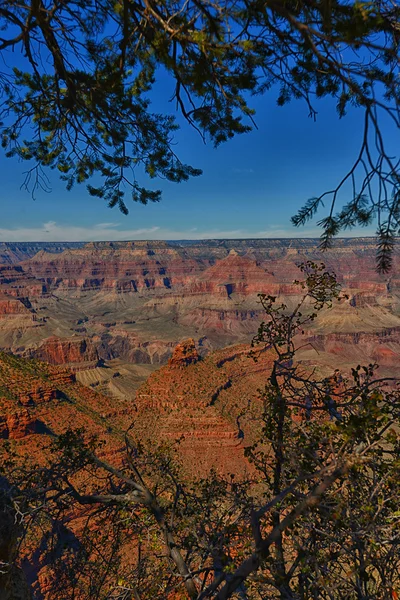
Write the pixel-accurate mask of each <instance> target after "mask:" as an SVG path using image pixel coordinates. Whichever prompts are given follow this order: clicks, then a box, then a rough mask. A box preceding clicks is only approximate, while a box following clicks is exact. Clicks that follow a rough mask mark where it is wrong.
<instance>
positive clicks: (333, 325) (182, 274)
mask: <svg viewBox="0 0 400 600" xmlns="http://www.w3.org/2000/svg"><path fill="white" fill-rule="evenodd" d="M375 252H376V248H375V240H374V239H372V238H349V239H340V240H336V242H335V244H334V246H333V248H332V249H330V250H329V251H328V252H325V253H323V252H321V251H320V249H319V247H318V241H317V240H311V239H295V240H262V239H261V240H204V241H196V242H187V241H186V242H185V241H183V242H164V241H147V242H146V241H145V242H141V241H138V242H91V243H87V244H79V243H75V244H72V243H71V244H67V243H66V244H62V243H59V244H56V243H53V244H47V243H42V244H40V243H37V244H31V245H30V244H29V243H25V244H15V243H14V244H8V245H7V244H5V243H3V244H2V246H1V247H0V263H2V264H0V348H2V349H3V350H6V351H10V352H13V353H16V354H18V355H21V356H26V357H33V358H39V359H42V360H45V361H47V362H50V363H52V364H66V365H68V366H70V367H71V368H72V369H74V370H75V371H77V372H78V371H79V372H82V373H83V372H89V371H94V372H96V373H99V365H101V364H104V362H107V363H109V364H110V366H111V367H112V366H113V364H114V363H115V364H117V363H118V364H121V361H122V362H123V363H124V364H127V365H129V366H130V367H131V366H132V365H139V367H138V373H139V372H142V371H143V365H147V367H146V368H147V370H148V369H152V368H153V367H155V366H157V365H162V364H165V363H166V362H167V361H168V359H169V358H170V357H171V355H172V352H173V349H174V347H175V346H176V345H177V344H178V343H179V342H180V341H181V340H182V339H184V338H187V337H192V338H194V339H195V341H196V344H197V346H198V348H199V352H200V354H201V355H202V356H204V355H206V354H207V353H209V352H210V351H212V350H215V349H218V348H223V347H225V346H228V345H230V344H236V343H243V342H249V341H250V340H251V338H252V336H253V335H254V334H255V333H256V331H257V328H258V324H259V322H260V320H261V319H262V310H261V307H260V304H259V302H258V297H257V294H259V293H263V294H272V295H274V296H276V297H278V298H279V299H282V301H284V302H286V303H287V304H288V305H289V306H291V305H292V304H293V303H294V302H295V301H296V299H297V298H298V297H299V293H300V290H299V287H298V286H294V285H293V281H294V280H295V279H298V278H299V271H298V268H297V266H296V265H297V264H298V263H300V262H303V261H305V260H314V261H323V262H324V263H325V264H326V266H327V268H328V269H329V270H332V271H334V272H335V273H336V275H337V277H338V280H339V282H340V283H341V285H342V287H343V290H344V292H346V293H347V294H348V296H349V299H348V301H347V302H346V306H345V307H344V308H343V306H341V307H333V308H332V309H330V310H328V311H326V313H325V314H324V317H323V320H322V321H320V324H319V325H318V327H319V330H318V332H314V333H315V334H317V333H318V335H319V336H321V335H322V336H324V339H326V340H328V338H327V337H326V336H328V335H331V334H335V335H342V336H343V335H353V334H355V333H356V334H358V333H360V334H361V333H362V334H368V335H369V336H370V337H369V342H368V344H369V349H370V350H369V352H370V354H371V356H372V355H373V354H374V352H375V349H374V348H375V346H376V351H377V355H379V354H380V353H381V350H382V345H385V343H386V342H388V339H386V342H385V340H384V339H382V337H381V336H380V334H381V333H382V332H390V336H391V337H390V350H391V351H393V352H394V354H396V352H397V344H398V340H399V336H398V329H397V328H398V327H400V272H399V260H398V252H397V251H396V252H395V257H394V266H393V270H392V272H391V273H390V274H389V275H388V276H384V275H379V274H378V273H377V272H376V270H375ZM318 339H319V342H318V344H319V345H318V350H319V351H321V338H318ZM343 339H344V338H343ZM355 339H356V338H354V340H355ZM310 343H311V341H310ZM346 343H347V345H348V341H347V342H346ZM355 344H356V345H357V343H356V342H355ZM328 346H329V349H330V350H332V351H333V346H332V344H328ZM328 346H327V347H326V348H328ZM330 350H329V351H330ZM333 353H334V352H333ZM375 353H376V352H375ZM389 354H390V353H389ZM389 354H388V353H386V354H385V361H386V362H387V361H388V356H389ZM392 362H393V365H392V366H393V367H396V364H394V363H395V362H396V361H392ZM82 377H85V375H82ZM89 377H90V378H91V380H93V379H94V373H92V374H91V375H90V376H89ZM103 379H104V378H103ZM128 379H129V377H128ZM131 379H132V378H131ZM92 382H93V381H92ZM99 383H100V382H99ZM128 387H129V386H128Z"/></svg>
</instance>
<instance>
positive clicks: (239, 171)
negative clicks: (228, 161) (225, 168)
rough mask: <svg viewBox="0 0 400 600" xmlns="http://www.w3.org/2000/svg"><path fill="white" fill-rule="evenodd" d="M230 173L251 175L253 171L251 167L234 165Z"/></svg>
mask: <svg viewBox="0 0 400 600" xmlns="http://www.w3.org/2000/svg"><path fill="white" fill-rule="evenodd" d="M232 173H235V174H236V175H251V174H252V173H255V171H254V169H251V168H245V167H243V168H237V167H234V168H233V169H232Z"/></svg>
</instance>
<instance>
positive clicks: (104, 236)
mask: <svg viewBox="0 0 400 600" xmlns="http://www.w3.org/2000/svg"><path fill="white" fill-rule="evenodd" d="M117 227H118V224H116V223H97V224H95V225H93V226H91V227H80V226H73V225H59V224H58V223H56V222H55V221H48V222H47V223H43V225H42V226H39V227H16V228H14V229H5V228H0V241H2V242H94V241H98V240H110V241H112V240H114V241H117V240H129V239H151V238H152V237H153V236H154V235H155V234H156V233H157V231H158V230H159V229H160V228H159V227H148V228H141V229H117Z"/></svg>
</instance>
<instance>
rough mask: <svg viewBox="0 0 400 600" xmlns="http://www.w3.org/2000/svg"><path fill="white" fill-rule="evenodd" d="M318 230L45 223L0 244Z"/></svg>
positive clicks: (8, 233) (8, 232)
mask: <svg viewBox="0 0 400 600" xmlns="http://www.w3.org/2000/svg"><path fill="white" fill-rule="evenodd" d="M320 235H321V230H320V229H318V228H308V229H302V228H300V229H297V228H294V227H290V226H288V227H287V228H285V227H283V226H281V225H274V226H270V227H268V229H265V230H262V231H255V230H254V229H253V230H251V229H217V228H215V229H208V230H201V229H199V228H197V227H192V228H188V229H183V230H172V229H166V228H163V227H160V226H152V227H143V228H140V229H123V228H122V227H121V226H120V224H118V223H95V224H93V225H91V226H88V227H83V226H73V225H62V224H58V223H56V222H55V221H48V222H47V223H43V224H42V225H41V226H38V227H16V228H14V229H11V228H10V229H6V228H0V242H94V241H107V240H108V241H119V240H120V241H122V240H205V239H227V238H228V239H229V238H233V239H235V238H236V239H238V238H239V239H240V238H306V237H314V238H315V237H319V236H320ZM357 235H364V236H365V235H374V233H373V231H366V230H354V231H350V232H349V233H348V237H354V236H357Z"/></svg>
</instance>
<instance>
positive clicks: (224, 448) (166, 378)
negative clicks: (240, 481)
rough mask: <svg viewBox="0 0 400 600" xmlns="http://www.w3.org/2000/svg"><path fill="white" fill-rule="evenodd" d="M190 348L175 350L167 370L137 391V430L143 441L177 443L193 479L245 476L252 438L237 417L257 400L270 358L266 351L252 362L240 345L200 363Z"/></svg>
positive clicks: (189, 345) (188, 344)
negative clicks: (210, 473) (211, 475)
mask: <svg viewBox="0 0 400 600" xmlns="http://www.w3.org/2000/svg"><path fill="white" fill-rule="evenodd" d="M194 349H195V348H194V344H193V340H186V342H185V343H184V344H180V345H178V346H177V348H176V350H175V352H174V356H173V358H172V359H171V360H170V361H169V364H168V366H165V367H162V368H161V369H159V370H158V371H156V372H155V373H153V374H152V375H151V376H150V377H149V379H148V380H147V382H146V383H145V384H144V385H143V386H142V387H141V388H139V390H138V391H137V394H136V402H135V405H136V408H137V410H138V413H139V414H140V420H138V428H140V432H141V435H142V436H143V437H144V438H146V437H149V438H150V439H156V440H167V441H171V442H173V441H175V440H179V453H180V455H181V458H182V460H183V464H184V467H185V469H186V472H187V473H188V474H190V475H192V476H193V475H195V476H199V475H204V476H205V475H206V474H207V473H208V471H209V469H210V467H213V468H215V469H216V471H217V472H219V473H223V474H225V475H226V474H228V473H235V474H243V473H245V472H246V471H249V469H250V465H249V463H248V462H247V459H246V458H245V456H244V450H245V447H246V445H247V444H249V443H251V439H252V438H251V433H250V431H249V430H248V431H247V434H245V432H244V424H243V423H242V422H240V419H239V420H238V415H239V412H240V410H241V409H242V408H244V407H245V406H246V403H247V402H249V401H251V400H254V398H256V397H258V389H259V388H260V387H262V385H263V384H264V383H265V381H266V379H267V377H268V375H269V373H270V369H271V355H270V353H269V352H267V351H264V352H262V353H261V355H260V358H259V360H258V361H257V362H254V361H253V359H252V358H250V357H249V351H250V347H249V346H248V345H240V346H233V347H231V348H227V349H225V350H221V351H218V352H214V353H212V354H210V355H209V356H207V357H206V358H204V359H203V360H200V361H199V360H197V359H196V354H194V352H193V350H194ZM187 355H189V356H190V357H191V360H190V361H189V362H185V357H186V356H187ZM175 356H176V357H177V358H178V362H176V361H174V357H175ZM246 436H247V437H246Z"/></svg>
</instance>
